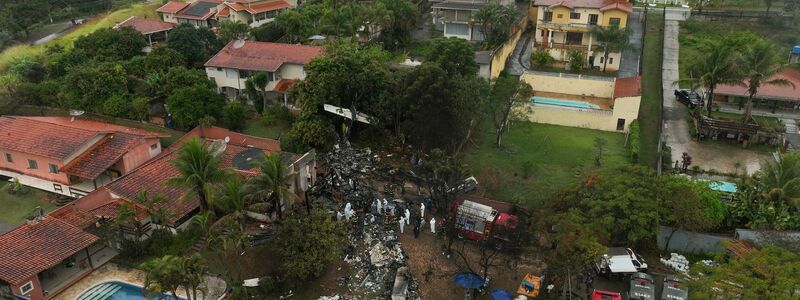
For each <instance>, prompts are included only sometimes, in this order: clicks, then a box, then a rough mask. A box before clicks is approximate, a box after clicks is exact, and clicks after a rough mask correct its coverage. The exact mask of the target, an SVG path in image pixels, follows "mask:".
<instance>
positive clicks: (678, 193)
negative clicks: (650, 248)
mask: <svg viewBox="0 0 800 300" xmlns="http://www.w3.org/2000/svg"><path fill="white" fill-rule="evenodd" d="M665 188H666V194H665V197H664V204H663V206H662V207H663V208H662V209H661V217H662V220H663V222H664V223H665V224H666V225H670V226H672V229H673V230H672V231H671V232H670V234H669V236H668V237H667V241H666V243H665V245H664V251H669V243H670V240H672V236H673V234H675V232H677V231H678V230H688V231H701V232H702V231H707V230H711V229H714V228H716V227H717V226H719V225H720V224H722V221H723V220H725V216H726V215H727V208H726V205H725V204H724V203H722V200H720V196H721V193H720V192H717V191H714V190H712V189H711V187H709V185H708V182H706V181H696V180H692V179H689V178H686V177H683V176H670V177H668V178H666V179H665Z"/></svg>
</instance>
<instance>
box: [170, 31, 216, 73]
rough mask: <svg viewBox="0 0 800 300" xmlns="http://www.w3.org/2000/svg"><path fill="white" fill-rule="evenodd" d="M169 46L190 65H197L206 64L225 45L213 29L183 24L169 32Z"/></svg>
mask: <svg viewBox="0 0 800 300" xmlns="http://www.w3.org/2000/svg"><path fill="white" fill-rule="evenodd" d="M167 46H168V47H170V48H172V49H175V51H178V52H179V53H180V54H181V55H183V57H184V58H185V59H186V62H187V64H188V65H197V64H202V63H205V62H206V60H208V59H209V58H210V57H211V56H212V55H214V54H216V53H217V51H219V49H221V48H222V46H223V44H222V42H221V41H220V40H219V39H217V35H216V34H214V32H212V31H211V29H208V28H205V27H199V28H195V27H194V26H192V25H189V24H182V25H181V26H178V27H177V28H175V29H173V30H172V31H170V32H169V38H167Z"/></svg>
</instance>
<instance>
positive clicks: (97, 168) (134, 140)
mask: <svg viewBox="0 0 800 300" xmlns="http://www.w3.org/2000/svg"><path fill="white" fill-rule="evenodd" d="M143 142H144V141H143V139H142V138H141V137H139V136H135V135H131V134H127V133H116V134H111V135H109V136H107V137H106V138H105V140H103V141H102V142H100V144H99V145H97V146H95V147H93V148H92V149H91V150H90V151H87V152H86V153H84V154H82V155H81V156H79V157H77V158H75V159H74V160H72V161H71V162H70V163H69V164H67V165H66V166H64V167H63V168H61V171H62V172H64V173H67V174H70V175H75V176H78V177H81V178H86V179H95V178H97V176H99V175H100V174H102V173H103V172H104V171H105V170H107V169H108V168H109V167H111V166H112V165H114V164H115V163H116V162H117V161H119V160H120V158H122V156H123V155H125V153H128V151H129V150H131V149H132V148H133V147H136V146H137V145H140V144H142V143H143Z"/></svg>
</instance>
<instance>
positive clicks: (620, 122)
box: [617, 119, 625, 130]
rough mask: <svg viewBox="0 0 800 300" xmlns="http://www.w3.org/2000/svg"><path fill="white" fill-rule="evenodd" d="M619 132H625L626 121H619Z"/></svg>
mask: <svg viewBox="0 0 800 300" xmlns="http://www.w3.org/2000/svg"><path fill="white" fill-rule="evenodd" d="M617 130H625V119H617Z"/></svg>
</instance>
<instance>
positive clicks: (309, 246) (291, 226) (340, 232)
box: [274, 209, 347, 279]
mask: <svg viewBox="0 0 800 300" xmlns="http://www.w3.org/2000/svg"><path fill="white" fill-rule="evenodd" d="M346 234H347V229H346V228H345V226H344V223H342V222H336V221H334V220H333V218H332V217H331V215H329V214H328V213H326V212H324V211H322V210H318V209H315V210H313V211H312V212H311V215H310V216H309V217H307V218H306V217H295V218H287V219H286V220H285V221H284V222H282V223H281V224H280V226H278V228H277V233H276V238H275V240H274V241H275V243H274V244H275V245H274V249H275V251H276V253H277V254H278V256H279V259H278V262H279V263H280V267H281V269H282V270H283V271H284V274H286V275H287V276H289V277H290V278H296V279H308V278H312V277H318V276H320V275H321V274H322V271H324V270H325V267H326V266H327V265H328V264H330V263H331V262H332V261H334V260H337V259H341V257H340V254H341V251H342V247H343V246H344V244H345V242H346V239H345V236H346Z"/></svg>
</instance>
